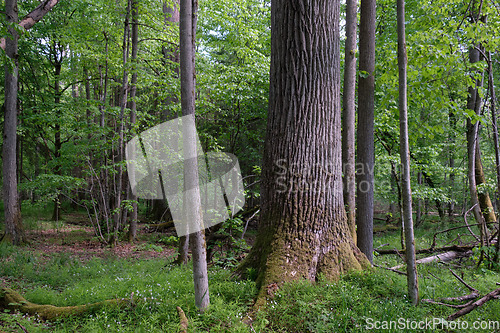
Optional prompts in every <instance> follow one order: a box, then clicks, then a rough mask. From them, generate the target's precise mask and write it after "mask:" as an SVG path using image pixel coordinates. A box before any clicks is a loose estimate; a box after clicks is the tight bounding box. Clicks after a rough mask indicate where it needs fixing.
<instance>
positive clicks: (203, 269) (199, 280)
mask: <svg viewBox="0 0 500 333" xmlns="http://www.w3.org/2000/svg"><path fill="white" fill-rule="evenodd" d="M197 5H198V3H197V0H182V1H181V2H180V55H181V58H180V72H181V108H182V115H183V116H191V117H192V125H191V124H190V123H191V121H183V122H182V125H183V126H182V127H183V133H182V135H183V140H182V141H183V153H184V158H185V160H184V193H185V196H184V200H183V204H184V207H185V208H184V209H183V211H184V216H183V217H184V222H187V221H189V223H195V224H197V225H202V224H203V215H202V214H203V212H202V209H201V198H200V188H199V184H198V165H197V162H198V160H197V158H196V157H197V156H198V155H197V149H196V128H195V124H194V115H195V89H196V85H195V67H194V63H195V42H196V12H197ZM200 153H201V152H200ZM187 189H189V190H187ZM190 242H191V253H192V257H193V280H194V292H195V303H196V307H197V308H198V309H200V310H201V311H204V310H205V309H206V308H207V307H208V305H209V304H210V295H209V291H208V272H207V253H206V251H207V249H206V242H205V231H204V230H203V229H201V230H200V231H197V232H194V233H192V234H191V235H190Z"/></svg>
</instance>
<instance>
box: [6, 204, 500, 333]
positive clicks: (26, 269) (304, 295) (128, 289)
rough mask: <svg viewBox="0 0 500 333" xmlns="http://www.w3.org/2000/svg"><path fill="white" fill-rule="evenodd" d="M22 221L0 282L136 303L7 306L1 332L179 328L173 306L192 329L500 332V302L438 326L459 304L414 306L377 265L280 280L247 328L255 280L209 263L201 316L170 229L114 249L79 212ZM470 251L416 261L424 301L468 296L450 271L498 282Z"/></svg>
mask: <svg viewBox="0 0 500 333" xmlns="http://www.w3.org/2000/svg"><path fill="white" fill-rule="evenodd" d="M26 222H27V223H26V224H27V225H28V229H29V230H28V234H29V244H28V245H27V246H25V247H18V248H14V247H11V246H6V245H5V244H0V287H9V288H12V289H14V290H16V291H18V292H19V293H20V294H22V295H23V296H24V297H25V298H26V299H27V300H28V301H30V302H33V303H37V304H52V305H55V306H73V305H81V304H87V303H94V302H100V301H103V300H106V299H114V298H120V297H122V298H130V297H131V295H134V297H139V298H141V299H142V301H140V302H138V303H137V305H135V306H134V307H133V308H127V309H114V308H106V307H105V308H102V309H101V310H99V311H95V312H93V313H89V314H86V315H82V316H79V317H70V318H66V319H63V320H56V321H43V320H41V319H39V318H37V317H36V316H29V315H25V314H22V313H18V312H8V311H7V312H4V313H0V332H20V333H24V332H30V333H31V332H169V333H170V332H180V331H181V328H180V325H179V317H178V314H177V310H176V307H177V306H180V307H181V308H182V309H183V310H184V311H185V313H186V315H187V318H188V321H189V326H188V332H297V333H301V332H325V333H326V332H370V331H380V332H435V331H440V332H500V326H499V327H495V326H493V325H495V323H498V321H500V316H499V315H498V314H499V313H500V301H499V300H492V301H490V302H488V303H486V304H484V305H483V306H481V307H480V308H478V309H476V310H474V311H472V312H471V313H469V314H468V315H466V316H464V317H461V318H460V319H459V320H458V321H454V322H452V323H451V324H449V323H448V324H446V325H445V324H444V323H445V322H440V324H437V320H442V318H446V317H447V316H448V315H450V314H452V313H454V312H455V311H456V310H457V308H450V307H445V306H441V305H437V304H429V303H424V302H422V303H421V304H420V305H419V306H418V307H414V306H412V305H411V304H410V302H409V300H408V298H407V295H406V277H405V276H402V275H400V274H397V273H394V272H392V271H389V270H386V269H382V268H375V269H373V270H371V271H365V272H358V273H351V274H347V275H345V276H344V277H343V278H342V279H341V280H339V281H337V282H334V283H332V282H329V281H319V282H318V283H316V284H310V283H308V282H298V283H293V284H289V285H285V286H284V287H282V288H281V289H280V290H279V291H278V292H277V293H276V295H275V297H274V299H272V300H270V301H269V304H268V307H267V308H266V309H265V310H263V311H260V312H259V313H258V314H257V316H256V317H255V318H254V320H253V322H252V324H251V325H248V324H247V323H248V321H246V320H244V318H245V317H246V315H247V313H248V312H249V310H250V309H251V305H252V302H253V299H254V297H255V295H256V290H255V283H254V282H253V281H250V280H238V279H235V278H234V277H232V276H231V272H232V268H233V267H234V262H231V261H220V262H222V263H224V262H225V263H226V264H227V263H229V265H226V266H224V265H216V264H213V265H211V266H210V270H209V280H210V298H211V305H210V308H209V310H208V311H206V312H205V313H203V314H200V313H198V311H197V310H196V308H195V307H194V297H193V292H192V290H193V283H192V268H191V267H190V266H187V267H177V266H173V265H171V264H170V263H171V262H172V260H173V258H175V255H176V248H175V244H173V243H169V242H170V241H171V238H170V237H171V234H168V233H166V234H165V233H157V232H153V233H152V232H146V231H147V229H146V225H144V224H141V225H140V229H139V235H138V241H137V242H135V243H134V244H129V243H127V242H124V241H122V242H119V243H118V244H117V246H115V247H114V248H110V247H108V246H103V245H102V244H101V243H100V242H99V240H98V238H97V237H95V235H94V232H93V229H92V228H91V227H89V226H88V225H87V220H86V218H85V216H83V215H81V214H74V213H71V214H65V216H64V221H63V222H60V223H55V222H52V221H49V220H48V217H46V216H44V214H36V215H33V216H32V217H28V218H27V219H26ZM462 224H463V221H462V222H461V221H446V222H439V221H437V218H436V217H435V216H429V217H428V218H427V220H426V221H425V222H424V224H423V225H422V226H420V227H419V228H417V229H416V245H417V248H420V249H422V248H428V247H429V245H430V243H431V242H432V238H433V235H434V233H435V232H437V231H439V230H443V229H446V228H450V227H453V226H455V225H462ZM399 237H400V231H399V230H398V228H397V227H396V226H395V225H394V224H387V223H386V222H380V223H379V222H378V221H377V225H376V233H375V244H374V245H375V248H377V247H380V248H382V249H391V248H400V246H401V245H400V239H399ZM457 237H458V238H460V239H461V240H462V241H464V242H465V241H466V238H467V237H466V235H464V232H463V230H460V229H459V230H458V231H452V232H450V233H446V234H440V235H439V236H438V237H437V241H438V245H441V246H442V245H445V244H448V243H450V242H453V241H454V240H455V239H457ZM220 255H223V254H222V253H221V254H220ZM422 256H428V254H426V255H421V256H419V257H422ZM476 256H477V254H474V255H473V256H471V257H468V258H461V259H460V260H458V261H453V262H451V263H440V262H435V263H431V264H426V265H419V283H420V295H421V298H422V299H425V298H427V299H434V300H437V299H439V298H442V297H456V296H463V295H466V294H468V293H469V292H470V291H469V290H468V289H467V288H466V287H465V286H464V284H463V283H461V282H459V281H458V280H457V279H456V278H455V277H453V275H452V273H451V271H453V272H455V273H456V274H457V275H459V276H460V277H461V278H462V279H464V280H465V281H466V282H467V283H469V284H471V285H472V286H473V287H474V288H476V289H477V290H478V292H479V293H480V294H481V295H485V294H487V293H488V292H490V291H491V290H493V289H496V288H498V286H497V283H498V282H500V275H499V273H498V270H494V269H491V267H490V268H488V267H487V266H485V265H481V266H479V267H477V265H476V264H475V261H474V260H475V259H477V258H476ZM375 263H376V264H377V265H378V266H382V267H393V266H395V265H398V264H401V258H400V257H399V256H398V255H396V254H390V255H377V256H376V257H375ZM232 265H233V266H232ZM402 270H404V268H403V269H402ZM455 305H458V303H455ZM422 323H425V324H426V323H429V324H426V325H424V326H421V327H422V329H419V328H418V327H417V328H415V326H413V327H412V325H419V324H420V325H422ZM430 323H434V325H431V324H430ZM384 325H389V327H384ZM390 325H392V326H390ZM451 325H454V326H451ZM457 325H460V326H457ZM465 325H467V327H465ZM474 325H476V326H474ZM477 325H479V326H477ZM480 325H483V328H484V329H481V326H480ZM484 325H486V326H484ZM488 325H489V326H488ZM498 325H500V323H498ZM475 328H478V329H475Z"/></svg>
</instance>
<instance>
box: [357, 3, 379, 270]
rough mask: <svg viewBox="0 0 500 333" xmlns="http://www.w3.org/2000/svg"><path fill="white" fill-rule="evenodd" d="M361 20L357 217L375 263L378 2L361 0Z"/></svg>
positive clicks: (361, 244) (360, 242) (360, 235)
mask: <svg viewBox="0 0 500 333" xmlns="http://www.w3.org/2000/svg"><path fill="white" fill-rule="evenodd" d="M360 10H361V13H360V23H359V72H360V75H359V81H358V131H357V132H358V152H357V163H356V166H357V171H356V182H357V191H356V194H357V195H356V219H357V228H358V229H357V235H358V239H357V241H358V247H359V249H360V250H361V251H362V252H363V253H364V254H365V255H366V256H367V258H368V260H370V262H373V192H374V188H373V187H374V175H373V171H374V170H373V169H374V166H375V146H374V142H375V141H374V111H375V28H376V27H375V20H376V1H375V0H361V9H360Z"/></svg>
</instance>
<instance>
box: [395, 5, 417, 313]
mask: <svg viewBox="0 0 500 333" xmlns="http://www.w3.org/2000/svg"><path fill="white" fill-rule="evenodd" d="M397 16H398V18H397V22H398V23H397V25H398V67H399V133H400V135H399V142H400V143H399V147H400V151H399V154H400V156H401V166H402V168H401V187H402V191H401V192H402V197H403V198H402V199H403V214H402V216H401V217H402V219H403V226H404V234H405V254H406V277H407V281H408V295H409V296H410V300H411V302H412V304H413V305H417V304H418V279H417V263H416V255H415V236H414V234H413V217H412V200H411V199H412V198H411V175H410V147H409V140H408V106H407V83H406V82H407V75H406V67H407V63H408V59H407V58H406V32H405V0H398V1H397Z"/></svg>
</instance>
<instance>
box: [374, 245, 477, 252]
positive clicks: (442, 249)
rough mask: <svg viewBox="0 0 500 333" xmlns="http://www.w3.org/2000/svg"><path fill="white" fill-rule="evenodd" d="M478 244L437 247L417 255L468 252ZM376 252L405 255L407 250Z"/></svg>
mask: <svg viewBox="0 0 500 333" xmlns="http://www.w3.org/2000/svg"><path fill="white" fill-rule="evenodd" d="M476 246H477V244H476V243H473V244H470V245H462V246H458V245H450V246H443V247H437V248H432V247H430V248H427V249H420V250H416V251H415V253H416V254H423V253H436V252H448V251H456V252H468V251H470V250H472V249H473V248H474V247H476ZM374 251H375V252H377V253H378V254H380V255H386V254H397V253H398V252H401V253H404V252H405V250H404V249H402V250H398V249H387V250H382V249H374Z"/></svg>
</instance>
